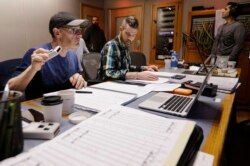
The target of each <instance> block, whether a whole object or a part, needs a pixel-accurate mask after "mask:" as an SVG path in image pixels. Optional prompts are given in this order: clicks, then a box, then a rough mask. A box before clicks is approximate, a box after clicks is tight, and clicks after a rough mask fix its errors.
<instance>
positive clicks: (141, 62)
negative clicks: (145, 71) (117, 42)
mask: <svg viewBox="0 0 250 166" xmlns="http://www.w3.org/2000/svg"><path fill="white" fill-rule="evenodd" d="M130 57H131V65H135V66H146V65H147V62H146V56H145V54H144V53H142V52H130Z"/></svg>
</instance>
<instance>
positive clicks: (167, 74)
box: [150, 71, 176, 78]
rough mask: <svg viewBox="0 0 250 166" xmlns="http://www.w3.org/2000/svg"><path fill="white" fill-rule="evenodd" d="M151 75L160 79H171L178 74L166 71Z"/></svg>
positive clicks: (153, 72)
mask: <svg viewBox="0 0 250 166" xmlns="http://www.w3.org/2000/svg"><path fill="white" fill-rule="evenodd" d="M150 73H152V74H155V75H157V76H159V77H166V78H170V77H172V76H174V75H176V73H172V72H166V71H157V72H156V71H150Z"/></svg>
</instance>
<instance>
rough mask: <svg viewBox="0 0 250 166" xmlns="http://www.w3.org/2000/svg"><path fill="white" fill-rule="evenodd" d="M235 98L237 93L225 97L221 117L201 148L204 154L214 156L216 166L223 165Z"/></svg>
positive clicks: (215, 122)
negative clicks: (223, 154)
mask: <svg viewBox="0 0 250 166" xmlns="http://www.w3.org/2000/svg"><path fill="white" fill-rule="evenodd" d="M234 97H235V93H233V94H226V95H225V98H224V101H223V105H222V109H221V116H220V118H218V119H217V120H216V121H214V123H213V126H212V128H211V131H210V132H209V135H208V137H207V138H205V139H206V140H205V144H204V145H203V147H201V150H202V151H203V152H206V153H209V154H212V155H214V164H213V165H215V166H217V165H220V164H221V163H220V162H221V160H222V152H223V146H224V141H225V138H226V134H227V128H228V125H229V121H230V116H231V111H232V107H233V102H234Z"/></svg>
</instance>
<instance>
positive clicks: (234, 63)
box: [227, 61, 236, 69]
mask: <svg viewBox="0 0 250 166" xmlns="http://www.w3.org/2000/svg"><path fill="white" fill-rule="evenodd" d="M235 65H236V62H235V61H228V62H227V67H228V68H230V69H234V68H235Z"/></svg>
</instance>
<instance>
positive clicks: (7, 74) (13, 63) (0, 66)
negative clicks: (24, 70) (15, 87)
mask: <svg viewBox="0 0 250 166" xmlns="http://www.w3.org/2000/svg"><path fill="white" fill-rule="evenodd" d="M21 62H22V58H16V59H10V60H6V61H2V62H0V90H3V89H4V86H5V84H6V83H7V81H8V80H9V79H10V78H11V76H12V74H13V72H14V71H15V70H16V67H17V66H19V65H20V64H21Z"/></svg>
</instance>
